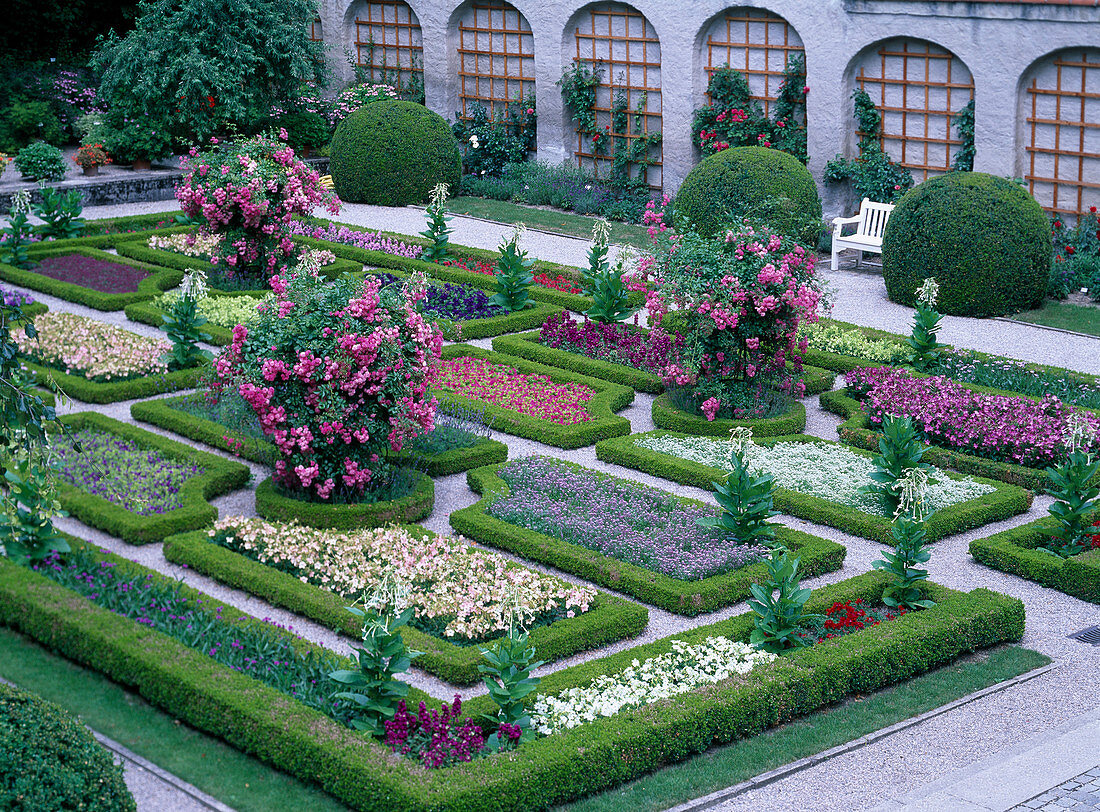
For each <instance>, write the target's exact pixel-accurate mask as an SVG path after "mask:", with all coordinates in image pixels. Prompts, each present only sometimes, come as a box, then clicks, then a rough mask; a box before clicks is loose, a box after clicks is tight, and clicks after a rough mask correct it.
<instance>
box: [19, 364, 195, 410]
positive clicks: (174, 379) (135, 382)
mask: <svg viewBox="0 0 1100 812" xmlns="http://www.w3.org/2000/svg"><path fill="white" fill-rule="evenodd" d="M20 363H22V364H23V366H25V367H26V368H27V371H28V372H30V373H31V374H32V375H33V376H34V379H35V381H36V382H37V383H38V384H39V385H40V386H44V387H46V388H47V389H52V390H54V391H55V392H60V393H62V394H65V395H67V396H68V397H71V398H73V399H74V400H79V401H82V402H84V403H99V404H103V403H118V402H119V401H123V400H134V399H136V398H147V397H151V396H153V395H159V394H163V393H166V392H177V391H179V390H180V389H191V388H193V387H195V386H198V384H199V381H200V380H201V379H202V375H203V373H204V372H205V371H206V370H207V369H209V367H208V366H207V365H206V364H203V365H202V366H198V367H192V368H190V369H177V370H176V371H175V372H165V373H163V374H160V375H142V376H139V377H137V378H129V379H127V380H124V381H90V380H88V379H87V378H85V377H84V376H83V375H70V374H69V373H67V372H62V371H61V370H59V369H55V368H54V367H50V366H45V365H44V364H38V363H35V362H34V361H31V360H29V359H27V358H21V359H20Z"/></svg>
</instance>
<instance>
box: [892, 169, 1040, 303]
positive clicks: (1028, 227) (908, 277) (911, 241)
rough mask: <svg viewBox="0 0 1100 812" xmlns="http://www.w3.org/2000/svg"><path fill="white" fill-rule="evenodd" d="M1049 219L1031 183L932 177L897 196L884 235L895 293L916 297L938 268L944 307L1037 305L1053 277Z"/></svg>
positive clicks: (903, 298) (902, 299)
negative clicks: (1030, 188)
mask: <svg viewBox="0 0 1100 812" xmlns="http://www.w3.org/2000/svg"><path fill="white" fill-rule="evenodd" d="M1050 264H1051V233H1050V224H1049V221H1048V220H1047V217H1046V215H1045V214H1044V212H1043V210H1042V208H1041V207H1040V206H1039V204H1038V203H1036V202H1035V200H1034V198H1032V197H1031V195H1029V194H1028V193H1027V191H1026V190H1025V189H1023V188H1022V187H1021V186H1019V185H1018V184H1016V183H1013V182H1012V181H1010V180H1005V179H1004V178H998V177H994V176H993V175H986V174H984V173H981V172H951V173H949V174H947V175H942V176H940V177H938V178H932V179H931V180H927V181H925V182H924V183H922V184H921V185H920V186H918V187H917V188H915V189H913V190H912V191H911V192H909V193H908V194H906V195H905V197H904V198H902V200H901V201H900V202H899V203H898V204H897V207H896V208H895V209H894V212H893V214H892V215H891V216H890V220H889V222H887V224H886V231H885V233H884V234H883V240H882V276H883V279H884V281H885V282H886V292H887V293H888V294H889V296H890V299H891V301H894V302H897V303H899V304H904V305H910V306H911V305H913V303H914V301H915V300H916V295H917V289H918V288H919V287H920V286H921V284H922V283H923V282H924V280H925V279H926V278H928V277H930V276H934V277H935V278H936V281H937V282H938V283H939V286H940V290H939V301H938V304H937V307H938V309H939V310H940V311H941V312H943V313H946V314H948V315H952V316H997V315H1004V314H1006V313H1015V312H1017V311H1020V310H1028V309H1030V308H1033V307H1036V306H1038V305H1039V304H1040V303H1041V302H1042V301H1043V297H1044V296H1045V295H1046V291H1047V282H1048V280H1049V278H1050Z"/></svg>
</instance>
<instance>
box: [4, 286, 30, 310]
mask: <svg viewBox="0 0 1100 812" xmlns="http://www.w3.org/2000/svg"><path fill="white" fill-rule="evenodd" d="M0 301H2V302H3V303H4V306H5V307H22V306H23V305H29V304H34V297H33V296H31V295H30V294H29V293H23V292H22V291H20V290H6V289H5V288H0Z"/></svg>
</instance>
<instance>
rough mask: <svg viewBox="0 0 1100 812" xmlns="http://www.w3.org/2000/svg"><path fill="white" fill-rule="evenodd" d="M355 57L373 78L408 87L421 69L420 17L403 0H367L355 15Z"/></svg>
mask: <svg viewBox="0 0 1100 812" xmlns="http://www.w3.org/2000/svg"><path fill="white" fill-rule="evenodd" d="M355 48H356V57H357V61H358V63H359V64H360V65H362V66H363V67H364V68H365V69H366V71H367V76H368V78H369V79H370V81H372V82H386V83H388V84H393V85H396V86H398V87H402V88H404V87H408V86H409V85H410V83H411V80H412V79H413V77H414V76H416V77H417V78H419V77H421V76H423V73H424V37H423V34H422V33H421V31H420V20H418V19H417V17H416V14H415V13H414V12H413V10H412V9H411V8H410V7H409V4H408V3H405V2H403V0H367V2H365V3H363V5H362V6H360V10H359V13H358V14H357V15H356V17H355Z"/></svg>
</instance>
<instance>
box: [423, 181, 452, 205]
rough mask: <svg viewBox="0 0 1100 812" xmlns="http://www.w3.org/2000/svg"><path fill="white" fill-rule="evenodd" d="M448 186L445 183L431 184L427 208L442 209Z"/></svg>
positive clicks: (445, 200) (448, 189)
mask: <svg viewBox="0 0 1100 812" xmlns="http://www.w3.org/2000/svg"><path fill="white" fill-rule="evenodd" d="M450 188H451V187H450V186H448V185H447V184H446V183H437V184H436V185H435V186H433V187H432V191H431V194H430V196H429V198H428V208H431V209H439V210H442V209H443V204H444V203H446V202H447V193H448V192H449V191H450Z"/></svg>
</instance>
